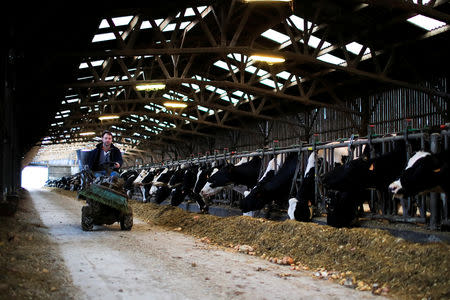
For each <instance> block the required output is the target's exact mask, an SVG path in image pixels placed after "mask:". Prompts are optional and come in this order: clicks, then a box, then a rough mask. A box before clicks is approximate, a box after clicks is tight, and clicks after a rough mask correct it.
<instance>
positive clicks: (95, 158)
mask: <svg viewBox="0 0 450 300" xmlns="http://www.w3.org/2000/svg"><path fill="white" fill-rule="evenodd" d="M112 141H113V136H112V133H111V132H110V131H108V130H105V131H103V133H102V142H101V143H99V144H98V145H97V146H96V147H95V149H94V150H92V151H91V152H90V153H89V161H88V165H89V168H90V169H91V170H92V172H94V175H95V177H100V176H106V175H109V174H107V172H106V169H105V168H106V167H105V166H107V165H108V163H110V165H111V166H113V169H112V172H111V174H110V176H119V173H118V170H119V168H120V167H121V166H122V164H123V160H122V153H120V150H119V148H117V147H116V146H114V145H113V143H112Z"/></svg>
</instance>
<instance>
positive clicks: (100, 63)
mask: <svg viewBox="0 0 450 300" xmlns="http://www.w3.org/2000/svg"><path fill="white" fill-rule="evenodd" d="M104 62H105V61H104V60H93V61H91V62H90V63H91V65H92V66H93V67H98V66H101V65H102V64H103V63H104ZM86 68H89V66H88V64H87V63H81V64H80V67H79V69H86Z"/></svg>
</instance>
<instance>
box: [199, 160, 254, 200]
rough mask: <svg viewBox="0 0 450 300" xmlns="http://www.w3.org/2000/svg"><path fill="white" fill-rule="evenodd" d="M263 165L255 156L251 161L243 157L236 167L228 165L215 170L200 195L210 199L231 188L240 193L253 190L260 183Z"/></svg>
mask: <svg viewBox="0 0 450 300" xmlns="http://www.w3.org/2000/svg"><path fill="white" fill-rule="evenodd" d="M261 163H262V160H261V157H259V156H253V157H252V159H250V160H248V157H243V158H242V159H241V160H240V161H239V162H238V163H237V164H236V165H232V164H226V165H225V166H223V167H221V168H220V169H219V168H214V170H213V172H212V173H211V176H210V177H209V178H208V180H207V182H206V184H205V186H204V187H203V188H202V190H201V192H200V195H201V196H202V197H203V198H209V197H211V196H213V195H215V194H217V193H218V192H220V191H221V190H223V189H224V188H230V187H231V188H233V189H235V190H236V191H238V192H240V193H243V192H244V191H245V190H247V189H251V188H252V187H253V186H255V184H256V183H257V181H258V176H259V171H260V169H261Z"/></svg>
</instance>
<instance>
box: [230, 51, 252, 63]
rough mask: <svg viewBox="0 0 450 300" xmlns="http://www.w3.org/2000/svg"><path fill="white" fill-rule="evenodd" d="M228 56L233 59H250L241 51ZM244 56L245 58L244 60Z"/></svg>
mask: <svg viewBox="0 0 450 300" xmlns="http://www.w3.org/2000/svg"><path fill="white" fill-rule="evenodd" d="M227 56H228V57H229V58H232V59H234V60H237V61H247V59H248V57H247V55H244V54H240V53H230V54H228V55H227ZM242 58H243V59H244V60H242Z"/></svg>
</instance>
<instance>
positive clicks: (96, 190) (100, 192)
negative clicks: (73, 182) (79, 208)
mask: <svg viewBox="0 0 450 300" xmlns="http://www.w3.org/2000/svg"><path fill="white" fill-rule="evenodd" d="M79 193H80V194H81V195H83V196H85V197H86V198H88V199H91V200H94V201H97V202H100V203H102V204H105V205H107V206H110V207H113V208H115V209H117V210H120V211H121V212H123V213H129V212H130V208H129V207H128V201H127V196H125V195H124V194H121V193H119V192H118V191H115V190H112V189H110V188H108V187H106V186H103V185H98V184H91V185H90V186H89V187H88V188H87V189H86V190H81V191H80V192H79Z"/></svg>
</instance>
